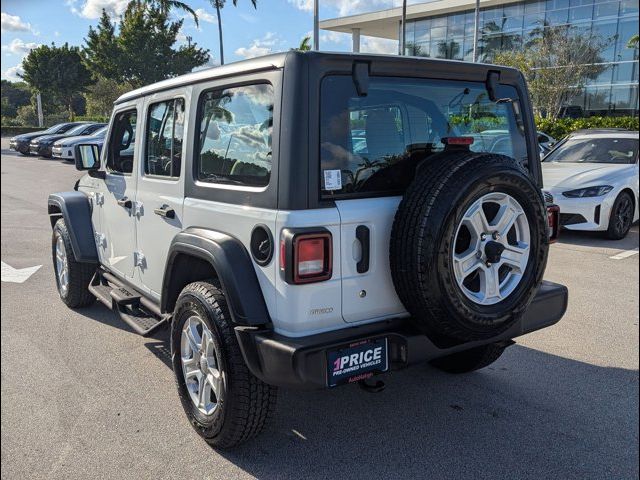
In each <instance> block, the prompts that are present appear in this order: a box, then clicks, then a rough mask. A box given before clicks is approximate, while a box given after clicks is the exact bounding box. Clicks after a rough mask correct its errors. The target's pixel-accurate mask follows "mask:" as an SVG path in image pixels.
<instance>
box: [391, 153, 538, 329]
mask: <svg viewBox="0 0 640 480" xmlns="http://www.w3.org/2000/svg"><path fill="white" fill-rule="evenodd" d="M547 254H548V229H547V215H546V209H545V206H544V200H543V197H542V192H541V190H540V188H538V187H537V186H536V184H535V183H534V182H533V181H532V179H531V178H530V176H529V174H528V172H527V171H526V170H525V169H524V168H522V166H520V165H519V164H518V163H517V162H516V161H515V160H514V159H512V158H509V157H507V156H503V155H495V154H484V153H472V152H469V151H465V150H462V151H460V150H458V151H448V152H446V151H445V152H443V153H441V154H438V155H435V156H432V157H430V158H429V159H428V160H426V161H424V162H423V163H422V164H421V165H420V166H419V167H418V169H417V171H416V176H415V178H414V180H413V182H412V184H411V185H410V186H409V188H408V189H407V190H406V192H405V194H404V198H403V199H402V201H401V203H400V205H399V207H398V211H397V212H396V215H395V219H394V222H393V229H392V232H391V242H390V261H391V274H392V278H393V283H394V286H395V289H396V291H397V293H398V296H399V298H400V300H401V301H402V303H403V304H404V306H405V308H406V309H407V311H408V312H409V313H410V314H411V316H412V318H413V320H414V321H415V323H416V324H417V325H418V326H419V327H420V328H421V329H422V330H423V331H424V332H425V333H427V334H431V335H432V336H433V337H434V338H435V339H442V340H446V341H450V340H454V341H458V340H462V341H470V340H480V339H486V338H490V337H493V336H495V335H498V334H500V333H502V332H504V331H505V330H507V329H508V328H509V327H510V326H512V325H513V324H514V323H515V322H516V321H517V320H518V319H519V318H520V317H521V316H522V315H523V313H524V312H525V311H526V309H527V307H528V306H529V304H530V303H531V300H532V299H533V297H534V295H535V293H536V291H537V288H538V286H539V285H540V282H541V281H542V276H543V274H544V270H545V266H546V263H547Z"/></svg>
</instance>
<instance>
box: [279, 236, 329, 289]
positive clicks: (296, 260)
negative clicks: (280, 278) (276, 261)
mask: <svg viewBox="0 0 640 480" xmlns="http://www.w3.org/2000/svg"><path fill="white" fill-rule="evenodd" d="M332 264H333V259H332V238H331V233H329V232H328V231H326V230H323V231H312V229H308V228H305V229H299V230H296V229H285V230H283V232H282V239H281V243H280V270H281V271H282V272H283V274H284V278H285V280H286V281H287V283H292V284H300V283H311V282H321V281H323V280H328V279H330V278H331V274H332V271H331V269H332Z"/></svg>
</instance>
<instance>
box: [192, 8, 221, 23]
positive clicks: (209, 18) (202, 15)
mask: <svg viewBox="0 0 640 480" xmlns="http://www.w3.org/2000/svg"><path fill="white" fill-rule="evenodd" d="M195 12H196V15H197V16H198V20H199V21H201V22H207V23H218V20H217V19H216V16H215V15H214V14H212V13H209V12H207V11H206V10H205V9H204V8H196V10H195Z"/></svg>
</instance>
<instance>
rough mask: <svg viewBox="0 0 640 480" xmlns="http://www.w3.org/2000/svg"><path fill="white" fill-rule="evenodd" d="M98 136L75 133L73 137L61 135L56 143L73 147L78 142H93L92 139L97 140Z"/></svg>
mask: <svg viewBox="0 0 640 480" xmlns="http://www.w3.org/2000/svg"><path fill="white" fill-rule="evenodd" d="M96 138H97V137H92V136H91V135H74V136H73V137H65V136H64V135H61V136H60V138H59V139H57V141H56V144H57V145H61V146H64V147H71V146H73V145H76V144H78V143H85V142H86V143H93V142H92V140H95V139H96Z"/></svg>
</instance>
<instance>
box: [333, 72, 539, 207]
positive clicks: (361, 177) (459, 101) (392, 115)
mask: <svg viewBox="0 0 640 480" xmlns="http://www.w3.org/2000/svg"><path fill="white" fill-rule="evenodd" d="M499 96H500V98H505V97H509V98H514V99H517V98H518V94H517V91H516V90H515V88H513V87H508V86H504V85H502V86H500V92H499ZM514 110H515V108H514V107H513V106H512V105H511V103H509V102H503V103H496V102H492V101H491V100H489V98H488V95H487V91H486V87H485V85H484V84H483V83H481V82H463V81H451V80H429V79H417V78H392V77H371V78H370V83H369V91H368V94H367V95H366V96H359V95H358V94H357V92H356V89H355V86H354V83H353V79H352V77H351V76H328V77H326V78H325V79H324V80H323V82H322V91H321V124H320V168H321V172H320V173H321V175H320V182H321V190H322V196H323V197H324V198H331V197H333V196H335V195H343V196H344V195H348V196H354V195H356V196H363V195H379V194H388V195H396V194H402V192H403V191H404V190H405V189H406V188H407V186H408V185H409V184H410V183H411V181H412V180H413V177H414V174H415V170H416V167H417V165H418V164H419V163H420V162H422V161H425V160H427V159H428V158H431V157H434V155H436V154H438V153H440V152H442V151H444V149H445V145H444V143H443V139H445V138H446V137H462V136H464V137H471V138H472V140H473V144H472V145H471V147H470V149H471V150H472V151H475V152H491V153H496V154H501V155H506V156H509V157H511V158H513V159H514V161H517V162H520V163H521V164H523V165H526V164H527V145H526V139H525V136H524V131H523V130H522V128H520V127H519V126H518V123H520V125H521V119H519V118H516V116H515V113H514ZM434 158H435V157H434Z"/></svg>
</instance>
